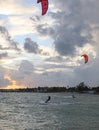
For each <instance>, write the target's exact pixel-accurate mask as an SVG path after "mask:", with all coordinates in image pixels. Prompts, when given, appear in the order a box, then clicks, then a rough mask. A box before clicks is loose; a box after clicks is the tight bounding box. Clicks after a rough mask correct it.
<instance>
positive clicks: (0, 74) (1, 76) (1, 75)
mask: <svg viewBox="0 0 99 130" xmlns="http://www.w3.org/2000/svg"><path fill="white" fill-rule="evenodd" d="M6 73H7V71H6V69H5V68H3V67H1V66H0V87H1V88H3V87H5V86H7V85H10V84H11V82H10V81H9V80H8V79H6V78H5V74H6Z"/></svg>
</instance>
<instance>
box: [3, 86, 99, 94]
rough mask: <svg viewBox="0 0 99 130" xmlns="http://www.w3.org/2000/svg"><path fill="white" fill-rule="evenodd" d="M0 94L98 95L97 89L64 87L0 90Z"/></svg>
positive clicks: (98, 88) (98, 89)
mask: <svg viewBox="0 0 99 130" xmlns="http://www.w3.org/2000/svg"><path fill="white" fill-rule="evenodd" d="M0 92H22V93H24V92H30V93H58V92H59V93H60V92H71V93H73V92H77V93H88V94H99V87H94V88H81V89H79V88H77V87H72V88H66V87H38V88H19V89H0Z"/></svg>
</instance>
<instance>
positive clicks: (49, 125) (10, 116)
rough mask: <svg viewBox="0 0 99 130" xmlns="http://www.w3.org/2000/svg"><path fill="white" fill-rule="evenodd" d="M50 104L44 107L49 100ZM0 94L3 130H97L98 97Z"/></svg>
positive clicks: (59, 94) (57, 94) (58, 94)
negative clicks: (48, 97) (49, 98)
mask: <svg viewBox="0 0 99 130" xmlns="http://www.w3.org/2000/svg"><path fill="white" fill-rule="evenodd" d="M48 95H50V96H51V101H50V102H48V103H47V104H44V102H45V100H46V98H47V96H48ZM75 97H76V98H73V97H72V94H70V93H50V94H47V93H0V130H98V129H99V95H92V94H75Z"/></svg>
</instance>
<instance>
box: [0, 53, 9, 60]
mask: <svg viewBox="0 0 99 130" xmlns="http://www.w3.org/2000/svg"><path fill="white" fill-rule="evenodd" d="M4 57H8V53H7V52H5V53H0V59H2V58H4Z"/></svg>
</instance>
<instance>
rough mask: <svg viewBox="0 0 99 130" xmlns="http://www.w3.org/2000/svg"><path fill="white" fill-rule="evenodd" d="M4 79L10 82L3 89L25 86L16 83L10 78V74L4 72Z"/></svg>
mask: <svg viewBox="0 0 99 130" xmlns="http://www.w3.org/2000/svg"><path fill="white" fill-rule="evenodd" d="M4 78H5V79H8V80H9V81H10V82H11V85H8V86H6V87H5V89H18V88H25V87H24V86H19V85H17V82H16V81H15V80H12V79H11V77H10V75H8V74H5V76H4Z"/></svg>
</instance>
